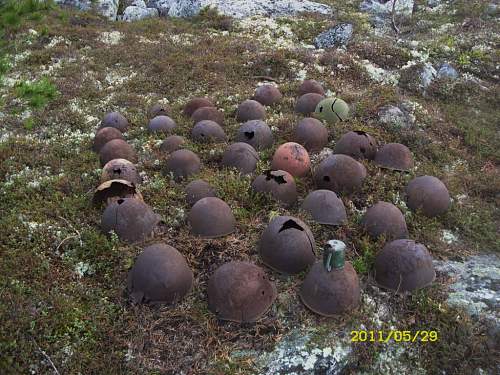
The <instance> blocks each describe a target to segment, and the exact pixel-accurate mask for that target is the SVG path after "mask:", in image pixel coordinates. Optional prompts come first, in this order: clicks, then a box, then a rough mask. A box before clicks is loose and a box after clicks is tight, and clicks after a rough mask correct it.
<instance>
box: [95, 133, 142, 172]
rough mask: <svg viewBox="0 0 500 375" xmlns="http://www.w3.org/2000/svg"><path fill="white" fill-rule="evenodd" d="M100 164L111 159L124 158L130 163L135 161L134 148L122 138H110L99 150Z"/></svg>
mask: <svg viewBox="0 0 500 375" xmlns="http://www.w3.org/2000/svg"><path fill="white" fill-rule="evenodd" d="M99 159H100V160H101V166H104V165H106V163H107V162H109V161H111V160H113V159H126V160H128V161H130V162H131V163H137V154H136V152H135V150H134V149H133V148H132V146H130V145H129V144H128V143H127V142H125V141H124V140H123V139H112V140H111V141H109V142H108V143H106V144H105V145H104V146H102V148H101V151H99Z"/></svg>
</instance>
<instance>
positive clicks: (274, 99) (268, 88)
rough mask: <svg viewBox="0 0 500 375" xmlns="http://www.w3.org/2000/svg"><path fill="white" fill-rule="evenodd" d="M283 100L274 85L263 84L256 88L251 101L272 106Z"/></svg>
mask: <svg viewBox="0 0 500 375" xmlns="http://www.w3.org/2000/svg"><path fill="white" fill-rule="evenodd" d="M282 98H283V95H282V94H281V92H280V90H278V88H277V87H276V86H274V85H270V84H265V85H262V86H259V87H257V89H256V90H255V94H254V96H253V99H254V100H256V101H258V102H259V103H260V104H262V105H273V104H274V103H278V102H280V101H281V99H282Z"/></svg>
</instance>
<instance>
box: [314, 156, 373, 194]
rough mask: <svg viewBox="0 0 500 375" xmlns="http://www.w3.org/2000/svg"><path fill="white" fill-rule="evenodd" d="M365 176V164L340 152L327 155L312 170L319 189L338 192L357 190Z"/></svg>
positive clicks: (349, 192) (348, 192)
mask: <svg viewBox="0 0 500 375" xmlns="http://www.w3.org/2000/svg"><path fill="white" fill-rule="evenodd" d="M365 178H366V168H365V166H364V165H363V164H361V163H360V162H358V161H357V160H354V159H353V158H351V157H350V156H347V155H342V154H336V155H330V156H328V157H327V158H326V159H325V160H323V161H322V162H321V163H320V164H319V166H318V167H317V168H316V171H315V172H314V182H315V184H316V186H317V187H318V188H319V189H328V190H332V191H334V192H336V193H339V194H340V193H347V194H351V193H353V192H354V191H356V190H359V189H360V188H361V185H363V181H364V179H365Z"/></svg>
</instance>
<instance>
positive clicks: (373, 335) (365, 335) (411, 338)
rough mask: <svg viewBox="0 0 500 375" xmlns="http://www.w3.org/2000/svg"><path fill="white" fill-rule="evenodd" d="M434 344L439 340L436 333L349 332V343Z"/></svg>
mask: <svg viewBox="0 0 500 375" xmlns="http://www.w3.org/2000/svg"><path fill="white" fill-rule="evenodd" d="M389 340H393V341H395V342H436V341H438V340H439V335H438V333H437V331H425V330H424V331H420V330H418V331H415V332H412V331H399V330H390V331H382V330H381V331H373V330H369V331H366V330H357V331H351V342H383V343H387V342H389Z"/></svg>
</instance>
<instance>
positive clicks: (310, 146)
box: [294, 117, 328, 152]
mask: <svg viewBox="0 0 500 375" xmlns="http://www.w3.org/2000/svg"><path fill="white" fill-rule="evenodd" d="M294 139H295V141H296V142H297V143H300V144H301V145H303V146H304V147H305V148H306V150H307V151H309V152H314V151H320V150H322V149H323V147H325V146H326V144H327V143H328V130H327V129H326V128H325V126H324V125H323V124H322V123H321V121H319V120H316V119H315V118H312V117H306V118H303V119H302V120H300V121H299V123H298V124H297V127H296V128H295V134H294Z"/></svg>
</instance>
